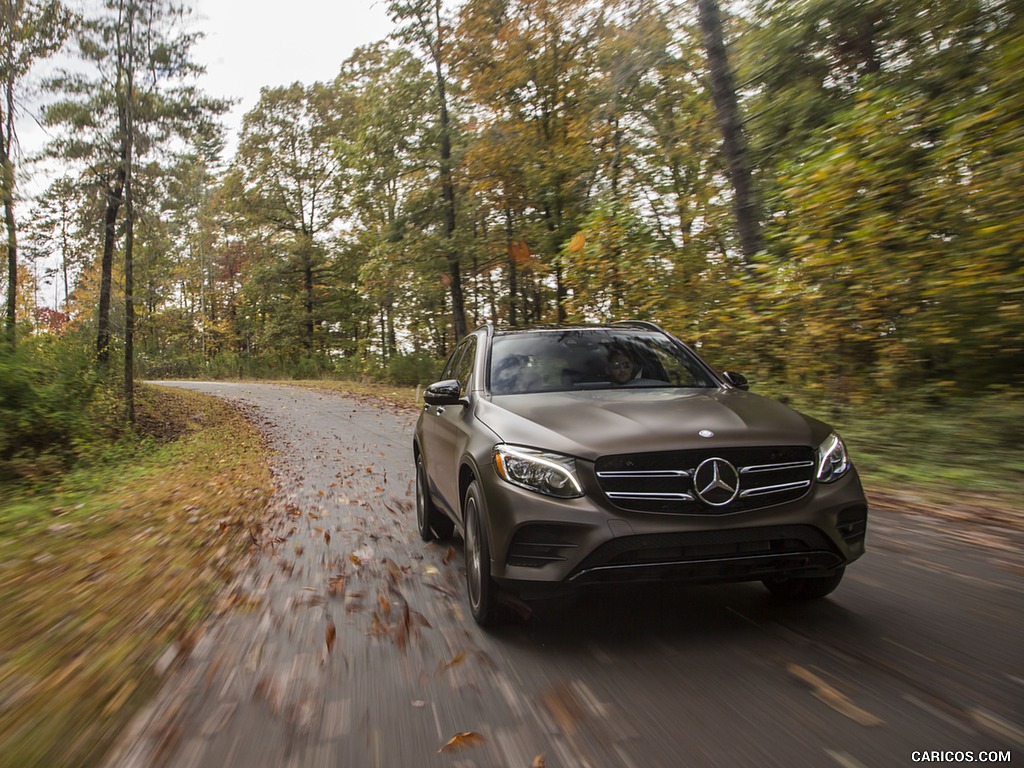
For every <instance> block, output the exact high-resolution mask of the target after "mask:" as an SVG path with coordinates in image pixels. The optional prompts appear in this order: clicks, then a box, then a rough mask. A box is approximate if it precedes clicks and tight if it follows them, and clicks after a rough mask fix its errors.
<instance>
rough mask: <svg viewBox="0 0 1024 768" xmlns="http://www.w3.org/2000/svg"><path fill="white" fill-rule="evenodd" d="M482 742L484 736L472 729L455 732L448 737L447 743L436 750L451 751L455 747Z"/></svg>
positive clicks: (462, 747)
mask: <svg viewBox="0 0 1024 768" xmlns="http://www.w3.org/2000/svg"><path fill="white" fill-rule="evenodd" d="M483 743H484V737H483V736H481V735H480V734H479V733H474V732H473V731H465V732H464V733H457V734H455V735H454V736H452V737H451V739H449V741H448V743H447V744H445V745H444V746H443V747H441V748H440V749H439V750H437V751H438V752H451V751H452V750H456V749H464V748H465V747H475V746H477V745H479V744H483Z"/></svg>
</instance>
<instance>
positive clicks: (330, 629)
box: [324, 621, 338, 653]
mask: <svg viewBox="0 0 1024 768" xmlns="http://www.w3.org/2000/svg"><path fill="white" fill-rule="evenodd" d="M337 636H338V630H337V628H336V627H335V626H334V622H333V621H329V622H327V634H326V636H325V638H324V639H325V640H326V641H327V652H328V653H330V652H331V651H333V650H334V639H335V638H336V637H337Z"/></svg>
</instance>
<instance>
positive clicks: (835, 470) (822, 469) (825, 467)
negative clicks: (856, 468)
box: [818, 432, 850, 483]
mask: <svg viewBox="0 0 1024 768" xmlns="http://www.w3.org/2000/svg"><path fill="white" fill-rule="evenodd" d="M849 471H850V458H849V457H848V456H847V455H846V446H845V445H843V441H842V440H841V439H840V438H839V435H837V434H836V433H835V432H833V433H832V434H831V435H829V436H828V439H827V440H825V442H823V443H822V444H821V445H819V446H818V482H821V483H831V482H833V481H835V480H838V479H839V478H840V477H842V476H843V475H845V474H846V473H847V472H849Z"/></svg>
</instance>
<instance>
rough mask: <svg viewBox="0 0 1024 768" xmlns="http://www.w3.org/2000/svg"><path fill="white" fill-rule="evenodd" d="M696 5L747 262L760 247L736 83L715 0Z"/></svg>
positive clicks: (757, 217)
mask: <svg viewBox="0 0 1024 768" xmlns="http://www.w3.org/2000/svg"><path fill="white" fill-rule="evenodd" d="M697 8H698V11H699V14H700V28H701V33H702V34H703V36H704V48H705V50H706V51H707V55H708V70H709V72H710V75H711V95H712V98H713V100H714V104H715V113H716V115H717V116H718V127H719V130H720V131H721V133H722V148H723V150H724V152H725V159H726V164H727V168H728V172H729V180H730V181H731V182H732V187H733V208H734V211H735V214H736V229H737V231H738V233H739V240H740V251H741V252H742V254H743V260H744V261H745V262H746V263H747V264H749V263H751V261H753V258H754V256H755V255H756V254H757V252H758V251H760V250H761V225H760V221H759V215H758V207H757V203H756V201H755V198H754V187H753V179H752V174H751V169H750V155H749V152H748V151H747V143H746V138H745V136H744V134H743V126H742V124H741V122H740V113H739V105H738V103H737V100H736V86H735V84H734V82H733V76H732V70H731V69H730V68H729V58H728V55H727V53H726V50H725V38H724V35H723V33H722V17H721V14H720V13H719V8H718V2H717V0H697Z"/></svg>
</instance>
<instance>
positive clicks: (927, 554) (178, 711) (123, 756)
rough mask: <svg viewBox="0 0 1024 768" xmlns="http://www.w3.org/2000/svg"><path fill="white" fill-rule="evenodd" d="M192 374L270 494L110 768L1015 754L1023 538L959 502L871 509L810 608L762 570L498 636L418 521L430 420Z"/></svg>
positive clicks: (537, 618)
mask: <svg viewBox="0 0 1024 768" xmlns="http://www.w3.org/2000/svg"><path fill="white" fill-rule="evenodd" d="M178 385H179V386H185V387H189V388H192V389H199V390H202V391H206V392H211V393H213V394H215V395H219V396H222V397H225V398H227V399H229V400H232V401H237V402H244V403H247V404H249V405H250V406H253V409H252V412H254V413H255V414H256V419H257V421H258V423H259V424H260V425H261V428H262V429H263V430H264V431H265V433H266V434H267V435H268V437H269V439H270V442H271V445H272V446H273V447H274V448H275V449H276V451H277V452H278V453H277V456H276V458H275V460H274V466H275V472H276V476H277V484H278V492H277V494H276V496H275V498H274V500H273V502H272V504H271V508H270V510H269V512H268V514H269V515H270V519H269V522H268V530H267V534H266V535H265V537H264V547H263V551H262V553H261V555H260V556H259V557H258V559H257V561H256V562H255V563H254V564H253V566H252V567H251V569H250V570H249V571H247V573H246V574H245V576H244V578H242V579H240V580H239V583H238V584H237V585H236V586H235V587H234V589H233V590H232V592H231V594H230V595H229V597H228V599H227V600H226V605H230V606H231V607H230V609H229V610H225V611H224V612H223V613H222V614H221V615H220V616H218V617H217V618H216V619H215V620H214V621H213V622H211V624H210V626H209V627H208V629H207V630H206V632H205V633H204V634H203V636H202V637H201V638H200V640H199V641H198V643H196V645H195V646H194V647H193V648H191V649H189V651H188V652H187V653H182V654H181V658H179V660H178V662H177V663H175V664H174V665H173V667H172V668H171V670H170V671H169V672H168V673H167V681H166V684H165V685H164V688H163V690H162V692H161V694H160V695H159V697H158V698H157V700H156V701H155V702H154V703H153V705H152V707H151V708H150V709H149V710H148V711H147V712H146V713H144V715H143V716H142V717H140V718H139V719H138V720H137V721H136V723H135V724H134V725H133V726H132V728H131V729H130V730H129V732H128V734H126V736H125V738H124V740H123V741H122V743H121V744H120V745H119V747H118V748H117V749H115V751H114V752H113V754H112V756H111V760H110V765H111V766H118V767H119V768H124V766H174V767H175V768H178V767H181V766H197V767H200V768H205V767H206V766H209V767H211V768H214V767H215V768H221V767H222V766H247V767H248V766H275V767H276V766H284V767H291V766H295V767H296V768H299V767H301V768H313V767H316V766H332V767H341V766H344V767H345V768H349V767H356V766H359V767H362V766H388V767H390V766H396V767H399V768H401V767H404V766H458V767H459V768H470V767H471V766H480V767H483V766H508V767H510V768H529V766H541V765H546V766H548V767H549V768H554V767H555V766H566V767H569V766H594V767H598V766H601V767H603V766H609V767H611V766H624V767H625V768H651V767H652V766H693V767H699V766H776V765H778V766H793V767H797V766H846V767H848V768H849V767H853V766H866V767H867V768H889V767H890V766H903V765H906V766H910V765H915V764H917V763H918V762H920V758H921V755H920V754H918V753H921V752H925V753H934V752H941V753H945V754H940V755H934V754H926V755H925V757H926V758H931V759H929V760H927V762H946V763H949V762H954V760H955V759H956V758H963V761H964V762H967V761H970V760H971V759H972V758H973V761H974V762H981V761H982V760H983V758H986V757H987V758H989V759H990V760H997V759H1000V758H1002V759H1003V760H1004V761H1005V760H1007V759H1009V760H1012V762H1015V763H1020V762H1024V651H1022V649H1024V642H1022V638H1024V633H1022V627H1024V610H1022V609H1024V599H1022V596H1021V594H1022V592H1021V586H1022V579H1021V576H1022V573H1024V568H1022V566H1021V559H1020V552H1021V551H1022V544H1024V536H1022V535H1021V533H1020V532H1019V531H1018V530H1015V529H1014V528H1012V527H1001V526H1000V524H998V523H994V522H991V521H985V520H981V519H977V520H975V519H971V517H970V516H969V515H966V514H958V513H957V509H956V504H957V500H955V499H951V500H950V511H951V512H952V514H951V515H933V514H923V513H915V511H914V510H912V509H904V510H899V511H887V510H882V509H873V511H872V517H871V518H870V522H869V529H868V554H867V555H866V556H865V557H864V558H862V559H861V560H860V561H859V562H858V563H856V564H855V565H854V566H852V567H851V568H850V569H849V570H848V571H847V577H846V580H845V581H844V583H843V584H842V585H841V586H840V588H839V589H838V590H837V592H835V593H834V594H833V595H832V596H831V597H830V598H828V599H826V600H823V601H820V602H818V603H816V604H812V605H806V604H805V605H799V606H791V605H786V604H783V603H779V602H776V601H775V600H773V599H772V598H770V597H769V595H768V593H767V592H766V591H765V590H764V589H763V588H762V587H761V586H760V585H758V584H741V585H728V586H714V587H682V588H681V587H677V588H672V589H669V588H663V589H654V590H648V591H645V592H637V591H636V590H632V591H628V592H624V591H620V592H601V593H597V594H592V595H586V596H583V597H581V598H580V599H579V600H578V601H577V602H575V603H573V604H564V603H561V604H551V605H544V606H540V607H538V608H537V609H536V610H535V611H534V613H533V615H532V616H529V617H527V618H521V619H516V620H513V621H510V622H509V623H508V624H507V625H505V626H502V627H500V628H498V629H497V630H494V631H488V632H485V631H482V630H480V629H479V628H477V627H476V625H475V624H474V623H473V621H472V618H471V617H470V616H469V612H468V608H467V605H466V602H465V587H464V583H463V578H464V571H463V556H462V551H461V546H462V542H461V540H460V539H454V540H452V541H451V542H447V543H440V544H439V543H431V544H424V543H423V542H421V541H420V539H419V537H418V535H417V533H416V526H415V513H414V509H413V472H412V462H411V445H412V431H413V425H414V423H415V416H416V414H415V413H413V412H410V411H403V410H400V409H397V408H389V407H387V406H383V407H381V405H380V404H377V403H374V402H371V401H369V400H365V399H350V398H344V397H340V396H337V395H334V394H331V393H327V392H318V391H312V390H306V389H299V388H290V387H284V386H277V385H262V384H225V383H209V384H207V383H179V384H178ZM228 449H229V450H230V446H228ZM459 734H463V735H462V736H459ZM453 739H454V741H452V740H453ZM450 741H451V742H452V743H451V745H450V746H447V747H446V746H445V745H447V744H449V742H450ZM954 764H955V762H954Z"/></svg>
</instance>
